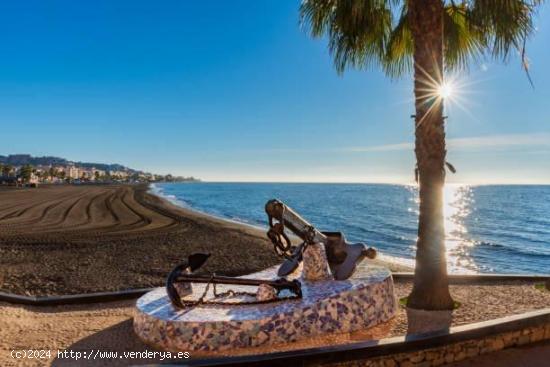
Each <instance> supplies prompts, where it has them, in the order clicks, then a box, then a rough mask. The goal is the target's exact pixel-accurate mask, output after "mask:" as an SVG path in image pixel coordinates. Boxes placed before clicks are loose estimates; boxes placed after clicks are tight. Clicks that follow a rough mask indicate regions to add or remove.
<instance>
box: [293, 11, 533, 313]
mask: <svg viewBox="0 0 550 367" xmlns="http://www.w3.org/2000/svg"><path fill="white" fill-rule="evenodd" d="M542 2H543V0H463V1H460V0H456V1H446V0H401V1H400V0H304V1H303V3H302V5H301V7H300V14H301V21H302V24H303V25H305V26H306V27H308V28H309V29H310V31H311V34H312V36H313V37H323V36H325V35H326V36H327V37H328V46H329V51H330V53H331V55H332V56H333V59H334V64H335V67H336V69H337V71H338V72H339V73H343V71H344V70H345V69H346V68H348V67H353V68H369V67H371V66H375V65H377V66H380V67H381V68H382V70H383V71H384V72H385V73H386V74H387V75H388V76H390V77H393V78H396V77H400V76H403V75H405V74H408V73H410V72H412V73H413V76H414V96H415V109H416V114H415V115H414V118H415V138H416V139H415V154H416V161H417V169H416V172H417V181H418V183H419V196H420V214H419V223H418V240H417V243H416V267H415V276H414V284H413V290H412V292H411V294H410V295H409V297H408V304H407V305H408V307H411V308H416V309H426V310H448V309H452V308H453V300H452V298H451V295H450V293H449V285H448V277H447V265H446V259H445V242H444V241H445V230H444V225H443V222H444V218H443V186H444V183H445V167H447V168H449V169H450V170H451V171H454V168H453V167H452V166H451V165H450V164H448V163H447V162H446V159H445V157H446V147H445V123H444V117H443V94H442V93H439V90H440V88H441V87H442V86H444V85H445V79H444V72H446V71H452V70H464V69H466V68H467V66H468V63H469V61H470V60H474V61H479V60H482V59H484V58H487V57H491V58H494V59H497V60H503V61H507V60H508V59H509V55H510V53H511V51H512V50H514V49H518V50H519V51H520V52H521V55H522V62H523V66H524V67H525V69H526V70H527V63H526V61H525V60H526V59H525V53H524V51H525V42H526V40H527V39H528V38H529V36H531V35H532V33H533V32H534V25H533V16H534V14H535V11H536V10H537V8H538V6H539V5H541V4H542Z"/></svg>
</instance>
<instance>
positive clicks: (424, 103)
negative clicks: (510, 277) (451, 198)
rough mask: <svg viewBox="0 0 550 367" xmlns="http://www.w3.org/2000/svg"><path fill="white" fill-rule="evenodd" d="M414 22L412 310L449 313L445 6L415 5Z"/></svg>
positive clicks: (422, 1) (420, 1)
mask: <svg viewBox="0 0 550 367" xmlns="http://www.w3.org/2000/svg"><path fill="white" fill-rule="evenodd" d="M409 7H410V8H409V17H410V18H409V22H410V25H411V31H412V34H413V38H414V93H415V107H416V117H415V127H416V129H415V135H416V142H415V153H416V160H417V163H418V179H419V190H420V215H419V223H418V240H417V243H416V268H415V273H414V285H413V290H412V292H411V294H410V296H409V298H408V302H407V306H408V307H411V308H416V309H423V310H449V309H452V308H453V300H452V298H451V295H450V293H449V282H448V277H447V262H446V259H445V228H444V221H443V186H444V184H445V155H446V149H445V126H444V121H443V101H442V100H441V98H439V96H437V87H438V86H439V85H441V83H442V82H443V11H444V10H443V2H442V1H441V0H413V1H411V2H410V3H409Z"/></svg>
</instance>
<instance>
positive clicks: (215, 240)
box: [0, 185, 406, 296]
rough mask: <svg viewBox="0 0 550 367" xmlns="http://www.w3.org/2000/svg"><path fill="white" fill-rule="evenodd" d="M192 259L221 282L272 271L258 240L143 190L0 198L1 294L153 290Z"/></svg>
mask: <svg viewBox="0 0 550 367" xmlns="http://www.w3.org/2000/svg"><path fill="white" fill-rule="evenodd" d="M258 210H263V208H258ZM193 252H209V253H211V254H213V256H212V257H211V258H210V259H209V260H208V262H207V264H206V265H205V267H204V271H205V272H213V271H215V272H216V273H218V274H222V275H231V276H234V275H243V274H248V273H252V272H255V271H258V270H261V269H265V268H267V267H269V266H273V265H275V264H277V263H279V262H280V259H279V258H278V257H277V256H276V255H275V254H274V251H273V248H272V246H271V244H270V243H269V242H268V240H267V239H266V236H265V233H264V232H263V231H262V230H260V229H257V228H254V227H250V226H245V225H240V224H238V223H233V222H229V221H225V220H221V219H217V218H214V217H211V216H208V215H205V214H202V213H199V212H195V211H191V210H187V209H183V208H180V207H177V206H175V205H172V204H171V203H169V202H167V201H165V200H163V199H160V198H159V197H157V196H155V195H151V194H149V193H148V192H147V186H146V185H140V186H131V185H120V186H107V185H83V186H76V185H50V186H47V185H44V186H41V187H39V188H37V189H16V188H1V189H0V254H1V256H0V291H2V292H8V293H14V294H23V295H39V296H43V295H57V294H78V293H89V292H101V291H114V290H120V289H131V288H146V287H154V286H159V285H162V284H163V283H164V280H165V277H166V274H167V273H168V272H169V271H170V269H171V268H172V267H174V266H175V265H176V264H177V263H179V262H180V261H181V260H182V259H183V258H185V257H186V256H187V255H189V254H191V253H193ZM235 254H239V256H235ZM389 266H390V267H391V268H392V269H394V270H406V268H405V267H403V266H400V265H398V264H389ZM106 275H107V276H106Z"/></svg>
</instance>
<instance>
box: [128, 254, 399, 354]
mask: <svg viewBox="0 0 550 367" xmlns="http://www.w3.org/2000/svg"><path fill="white" fill-rule="evenodd" d="M276 272H277V267H273V268H269V269H267V270H265V271H262V272H258V273H254V274H251V275H248V276H247V277H254V278H261V279H270V278H276ZM300 281H301V282H302V292H303V298H301V299H297V300H285V301H279V302H273V303H267V304H257V305H200V306H194V307H190V308H186V309H176V308H175V307H173V306H172V304H171V303H170V301H169V299H168V296H167V295H166V291H165V289H164V288H157V289H155V290H153V291H151V292H149V293H147V294H145V295H144V296H142V297H141V298H139V299H138V301H137V303H136V309H135V316H134V330H135V332H136V333H137V335H138V336H139V337H140V338H141V339H142V340H143V341H144V342H145V343H147V344H149V345H152V346H154V347H157V348H159V349H162V350H170V351H200V352H209V351H210V352H220V351H229V350H232V349H233V350H234V349H235V348H254V347H261V346H270V345H278V344H282V343H292V342H296V341H301V340H305V339H307V338H311V337H317V336H322V335H327V334H336V333H349V332H353V331H357V330H364V329H368V328H372V327H374V326H376V325H378V324H380V323H384V322H386V321H388V320H390V319H391V318H392V317H393V316H394V315H395V313H396V311H397V303H396V299H395V296H394V293H393V279H392V277H391V273H390V271H389V270H388V269H386V268H383V267H380V266H373V265H368V266H367V265H366V263H365V262H363V264H361V265H359V266H358V268H357V271H356V272H355V274H354V276H353V277H351V278H350V279H348V280H344V281H334V280H329V281H316V282H308V281H304V280H302V279H301V280H300ZM229 288H230V289H233V290H235V291H254V288H251V287H242V286H239V287H237V286H225V285H224V286H221V285H218V292H219V293H221V292H223V291H225V290H227V289H229ZM203 290H204V285H201V284H197V285H195V284H194V285H193V295H202V293H203ZM285 295H288V294H285V293H282V294H281V296H285ZM197 297H198V296H197ZM230 301H231V300H230ZM233 301H235V300H233Z"/></svg>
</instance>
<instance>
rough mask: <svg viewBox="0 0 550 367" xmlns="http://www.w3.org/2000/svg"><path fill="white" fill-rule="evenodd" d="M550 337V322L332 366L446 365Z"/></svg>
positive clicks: (393, 366) (402, 366) (426, 366)
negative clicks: (435, 346)
mask: <svg viewBox="0 0 550 367" xmlns="http://www.w3.org/2000/svg"><path fill="white" fill-rule="evenodd" d="M543 340H550V323H546V324H542V325H539V326H533V327H527V328H524V329H521V330H516V331H511V332H506V333H500V334H496V335H493V336H488V337H482V338H478V339H471V340H467V341H463V342H458V343H452V344H449V345H445V346H440V347H437V348H428V349H423V350H418V351H415V352H408V353H398V354H394V355H388V356H384V357H379V358H372V359H366V360H362V361H360V360H358V361H353V362H344V363H332V364H331V365H332V366H355V365H357V364H358V362H360V363H359V364H360V365H361V366H369V367H370V366H373V367H374V366H377V367H378V366H380V367H397V366H401V367H412V366H422V367H431V366H442V365H444V364H447V363H452V362H458V361H462V360H464V359H466V358H473V357H476V356H479V355H482V354H487V353H491V352H496V351H499V350H502V349H505V348H511V347H515V346H520V345H526V344H529V343H536V342H540V341H543Z"/></svg>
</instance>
